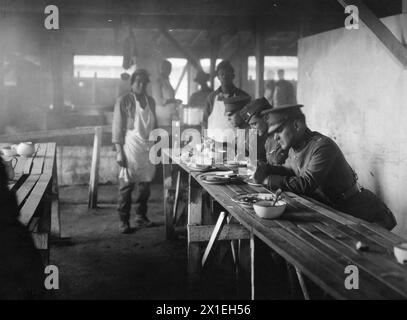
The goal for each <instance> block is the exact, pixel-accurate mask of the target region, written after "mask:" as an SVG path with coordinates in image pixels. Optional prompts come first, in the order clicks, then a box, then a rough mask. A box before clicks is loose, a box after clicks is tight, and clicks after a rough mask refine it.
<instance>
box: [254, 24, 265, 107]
mask: <svg viewBox="0 0 407 320" xmlns="http://www.w3.org/2000/svg"><path fill="white" fill-rule="evenodd" d="M262 25H263V24H262V23H261V21H259V22H258V23H257V24H256V31H255V32H256V34H255V39H256V40H255V41H256V45H255V46H256V48H255V55H256V85H255V96H256V98H257V99H258V98H261V97H263V96H264V44H265V38H264V29H263V28H262Z"/></svg>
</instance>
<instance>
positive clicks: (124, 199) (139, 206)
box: [117, 179, 151, 222]
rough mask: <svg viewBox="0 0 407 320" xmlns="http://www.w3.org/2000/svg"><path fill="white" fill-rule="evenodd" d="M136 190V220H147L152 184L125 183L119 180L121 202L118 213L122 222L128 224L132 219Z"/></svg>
mask: <svg viewBox="0 0 407 320" xmlns="http://www.w3.org/2000/svg"><path fill="white" fill-rule="evenodd" d="M134 189H136V210H135V213H136V219H145V218H147V202H148V199H149V198H150V193H151V191H150V182H139V183H138V184H137V187H136V183H134V182H125V181H124V180H123V179H119V201H118V207H117V211H118V213H119V217H120V220H121V221H124V222H127V221H129V218H130V209H131V200H132V192H133V190H134Z"/></svg>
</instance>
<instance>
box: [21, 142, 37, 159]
mask: <svg viewBox="0 0 407 320" xmlns="http://www.w3.org/2000/svg"><path fill="white" fill-rule="evenodd" d="M34 152H35V148H34V145H33V144H32V143H31V142H21V143H20V144H19V145H18V146H17V153H18V154H19V155H20V156H23V157H31V156H32V155H33V154H34Z"/></svg>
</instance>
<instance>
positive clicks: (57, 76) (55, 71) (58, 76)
mask: <svg viewBox="0 0 407 320" xmlns="http://www.w3.org/2000/svg"><path fill="white" fill-rule="evenodd" d="M55 32H56V33H55ZM52 33H53V35H52V37H51V45H50V48H49V51H50V54H51V77H52V89H53V96H52V103H53V106H54V110H55V111H62V110H63V107H64V79H63V66H62V56H63V51H62V41H61V34H60V31H55V30H54V31H52Z"/></svg>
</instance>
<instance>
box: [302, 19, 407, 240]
mask: <svg viewBox="0 0 407 320" xmlns="http://www.w3.org/2000/svg"><path fill="white" fill-rule="evenodd" d="M382 21H383V22H384V23H385V24H386V25H387V26H388V27H389V29H390V30H391V31H392V32H393V33H394V34H395V35H396V37H398V38H399V39H403V41H404V39H405V37H406V36H407V15H404V16H403V15H398V16H394V17H388V18H385V19H383V20H382ZM406 77H407V71H406V70H404V68H403V67H402V66H401V65H400V64H399V63H398V61H397V60H395V58H393V56H392V55H391V53H390V52H389V51H388V50H387V49H386V48H385V47H384V46H383V44H382V43H381V42H379V40H378V39H377V38H376V37H375V35H374V34H373V33H372V32H371V31H370V30H369V29H367V27H366V26H364V25H363V24H362V25H361V27H360V29H359V30H346V29H344V28H342V29H337V30H333V31H329V32H325V33H322V34H318V35H314V36H311V37H307V38H304V39H301V40H300V42H299V83H298V101H299V102H300V103H302V104H304V105H305V106H306V107H305V108H304V109H305V110H304V112H305V113H306V115H307V119H308V124H309V125H310V127H311V128H312V129H313V130H317V131H320V132H321V133H324V134H326V135H328V136H330V137H332V138H333V139H335V141H336V142H337V143H338V145H339V146H340V147H341V148H342V150H343V151H344V153H345V156H346V157H347V159H348V161H349V162H350V164H351V165H352V166H353V167H354V169H355V170H356V171H357V173H358V175H359V180H360V182H361V184H362V185H363V186H365V187H367V188H369V189H371V190H372V191H373V192H375V193H376V194H377V195H378V196H379V197H380V198H382V199H383V200H384V201H385V202H386V203H387V204H388V206H389V207H390V208H391V210H392V211H393V212H394V213H395V215H396V218H397V222H398V226H397V227H396V229H395V230H394V231H395V232H396V233H398V234H402V235H404V236H407V81H406V80H407V79H406Z"/></svg>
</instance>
